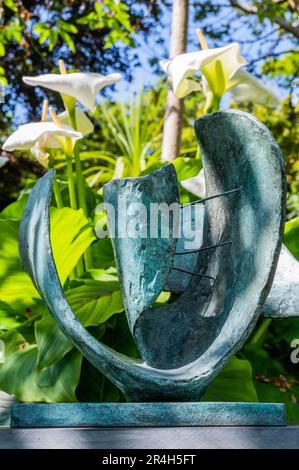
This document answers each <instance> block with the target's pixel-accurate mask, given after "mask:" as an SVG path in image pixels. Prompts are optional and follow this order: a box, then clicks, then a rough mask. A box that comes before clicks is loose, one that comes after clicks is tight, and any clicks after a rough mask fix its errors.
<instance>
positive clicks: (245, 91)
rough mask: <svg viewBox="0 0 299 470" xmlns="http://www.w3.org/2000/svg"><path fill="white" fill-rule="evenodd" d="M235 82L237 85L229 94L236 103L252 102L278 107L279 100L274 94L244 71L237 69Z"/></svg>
mask: <svg viewBox="0 0 299 470" xmlns="http://www.w3.org/2000/svg"><path fill="white" fill-rule="evenodd" d="M235 80H236V81H238V83H239V84H238V85H237V86H235V87H233V88H232V89H231V90H230V92H231V94H232V96H233V97H234V98H235V100H236V101H239V102H241V101H253V102H254V103H258V104H263V105H266V106H270V107H275V106H278V104H279V99H278V98H277V96H276V95H275V93H274V92H273V91H272V90H271V89H270V88H269V87H266V85H264V84H263V83H262V82H261V81H260V80H258V79H257V78H255V77H253V76H252V75H251V74H250V73H248V72H246V70H243V69H239V70H238V71H237V73H236V76H235Z"/></svg>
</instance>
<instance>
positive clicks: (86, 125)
mask: <svg viewBox="0 0 299 470" xmlns="http://www.w3.org/2000/svg"><path fill="white" fill-rule="evenodd" d="M75 116H76V124H77V131H78V132H81V134H83V135H84V136H85V135H89V134H91V133H92V132H93V131H94V125H93V123H92V122H91V120H90V119H89V118H88V117H87V116H86V114H85V113H84V111H83V109H81V108H76V114H75ZM58 118H59V119H60V121H61V122H62V124H65V125H66V126H69V127H72V122H71V118H70V115H69V113H68V111H64V112H63V113H60V114H58Z"/></svg>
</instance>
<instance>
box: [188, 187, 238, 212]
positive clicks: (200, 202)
mask: <svg viewBox="0 0 299 470" xmlns="http://www.w3.org/2000/svg"><path fill="white" fill-rule="evenodd" d="M237 191H240V188H237V189H231V190H230V191H225V192H224V193H219V194H214V195H213V196H209V197H206V198H204V199H197V200H196V201H193V202H190V203H189V204H183V205H181V208H182V207H188V206H193V205H194V204H202V203H203V202H206V201H209V200H210V199H215V198H216V197H221V196H227V195H229V194H232V193H236V192H237Z"/></svg>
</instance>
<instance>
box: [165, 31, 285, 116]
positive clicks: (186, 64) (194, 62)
mask: <svg viewBox="0 0 299 470" xmlns="http://www.w3.org/2000/svg"><path fill="white" fill-rule="evenodd" d="M197 33H198V35H199V39H200V41H201V43H203V42H204V43H203V44H202V45H203V47H204V48H203V50H201V51H198V52H188V53H185V54H179V55H177V56H176V57H174V58H172V59H168V60H164V61H162V62H160V64H161V66H162V68H163V70H164V71H165V72H166V73H167V74H168V76H169V77H170V78H171V80H172V86H173V92H174V94H175V96H176V97H177V98H184V97H185V96H186V95H188V94H189V93H191V92H192V91H198V90H200V84H199V83H198V82H197V81H196V80H194V76H195V75H196V74H197V73H198V72H201V73H202V89H203V92H204V94H205V96H206V106H205V109H206V111H217V110H218V109H219V105H220V100H221V98H222V96H223V95H225V93H227V92H231V93H232V96H233V97H234V98H236V99H237V100H242V101H245V100H246V101H253V102H256V103H261V104H266V105H268V106H277V104H278V103H279V100H278V98H277V97H276V96H275V94H274V93H273V92H272V91H271V90H270V89H269V88H268V87H266V86H265V85H263V83H261V82H260V81H259V80H257V79H256V78H254V77H253V76H251V75H250V74H249V73H248V72H246V71H245V70H243V69H242V67H243V66H244V65H246V64H247V62H246V60H245V59H244V57H242V55H241V52H240V46H239V44H238V43H232V44H230V45H228V46H225V47H219V48H214V49H208V48H207V45H206V42H205V41H203V36H202V34H201V33H200V32H199V31H198V32H197Z"/></svg>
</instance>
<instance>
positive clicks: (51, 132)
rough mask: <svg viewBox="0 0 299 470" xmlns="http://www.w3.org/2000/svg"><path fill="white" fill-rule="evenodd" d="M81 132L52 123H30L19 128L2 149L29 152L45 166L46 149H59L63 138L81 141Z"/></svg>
mask: <svg viewBox="0 0 299 470" xmlns="http://www.w3.org/2000/svg"><path fill="white" fill-rule="evenodd" d="M82 137H83V134H81V132H77V131H74V129H71V128H70V127H68V126H65V125H64V126H62V127H59V126H57V125H56V124H55V123H54V122H48V121H43V122H31V123H28V124H24V125H22V126H20V127H19V128H18V129H17V130H16V131H15V132H13V133H12V134H11V135H10V136H9V137H8V139H6V141H5V142H4V144H3V146H2V149H3V150H6V151H7V152H12V151H14V150H31V152H32V154H33V155H34V156H35V157H36V158H37V159H38V160H39V161H40V162H41V163H42V164H43V165H44V166H45V164H46V162H47V158H48V156H49V155H48V153H47V152H46V149H51V148H59V147H61V146H62V145H63V140H61V139H62V138H63V139H64V140H65V138H69V139H72V141H77V140H78V139H82Z"/></svg>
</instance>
